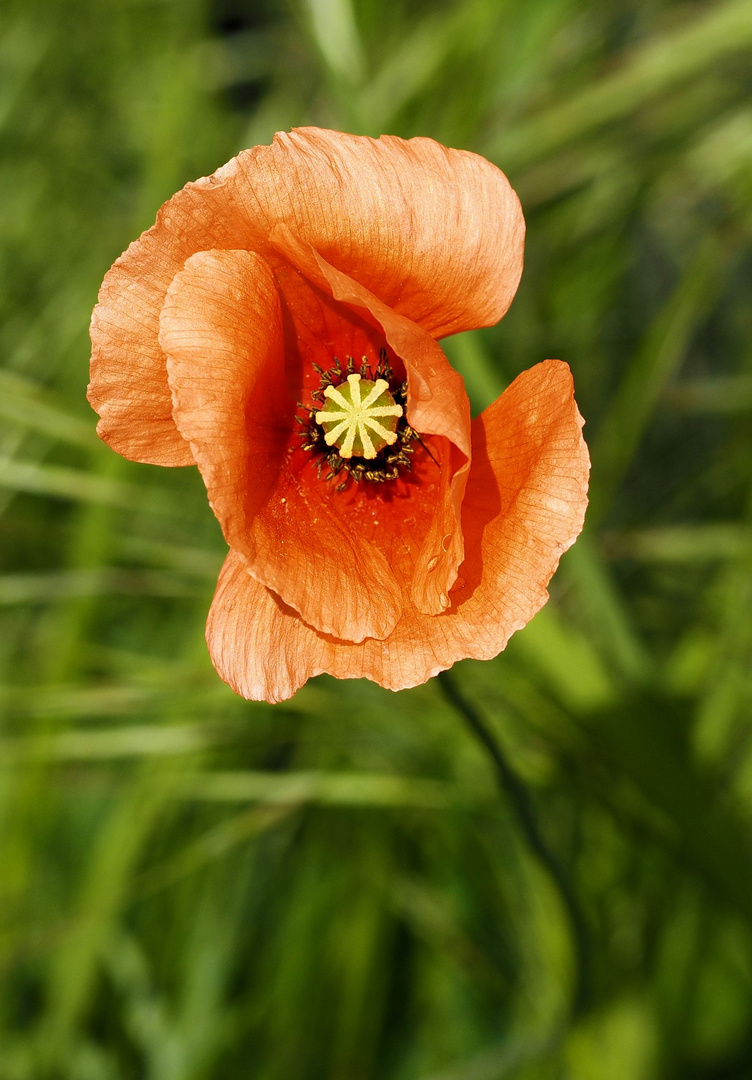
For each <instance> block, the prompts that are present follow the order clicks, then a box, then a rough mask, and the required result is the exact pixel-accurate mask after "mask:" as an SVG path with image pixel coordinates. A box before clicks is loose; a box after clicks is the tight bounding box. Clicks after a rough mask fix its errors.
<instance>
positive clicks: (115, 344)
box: [88, 170, 254, 465]
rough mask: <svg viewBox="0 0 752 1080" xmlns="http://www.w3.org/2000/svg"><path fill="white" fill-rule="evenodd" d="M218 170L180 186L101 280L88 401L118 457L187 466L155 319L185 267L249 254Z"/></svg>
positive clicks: (189, 458)
mask: <svg viewBox="0 0 752 1080" xmlns="http://www.w3.org/2000/svg"><path fill="white" fill-rule="evenodd" d="M253 239H254V234H249V233H248V232H247V231H244V218H243V216H242V214H239V213H238V210H237V208H236V207H235V206H234V203H233V196H232V191H231V190H229V189H228V188H227V186H226V184H225V183H224V181H223V179H222V170H220V171H219V172H218V173H215V175H214V176H211V177H203V178H202V179H201V180H197V181H196V182H195V183H190V184H186V186H185V187H184V188H183V189H182V190H181V191H179V192H178V193H177V194H176V195H174V196H173V197H172V198H171V199H170V200H169V201H168V202H166V203H165V204H164V206H162V208H161V209H160V211H159V213H158V215H157V220H156V222H155V223H154V225H153V226H152V227H151V228H150V229H149V230H148V231H147V232H144V233H142V235H141V236H140V237H139V239H138V240H135V241H134V242H133V243H132V244H131V245H130V247H129V248H128V250H127V251H125V252H124V253H123V254H122V255H121V256H120V258H119V259H118V260H117V261H116V262H115V263H114V264H113V266H112V267H111V268H110V270H109V271H108V272H107V274H106V275H105V279H104V281H103V282H102V287H101V289H100V290H99V298H98V301H97V305H96V307H95V308H94V311H93V314H92V317H91V331H90V333H91V342H92V353H91V381H90V383H89V390H88V398H89V401H90V403H91V405H92V407H93V408H94V409H95V410H96V412H98V413H99V416H100V420H99V424H98V425H97V432H98V434H99V436H100V438H102V439H104V441H105V442H107V443H109V445H110V446H111V447H112V448H113V450H117V452H118V453H120V454H123V455H124V456H125V457H128V458H131V459H133V460H134V461H143V462H148V463H150V464H154V465H192V464H193V457H192V456H191V451H190V447H189V446H188V444H187V443H186V442H185V441H184V439H183V438H182V436H181V435H180V433H179V432H178V430H177V428H176V427H175V422H174V419H173V416H172V399H171V395H170V388H169V386H168V384H167V367H166V364H165V357H164V354H163V352H162V350H161V348H160V346H159V313H160V310H161V307H162V304H163V302H164V298H165V295H166V293H167V289H168V287H169V285H170V282H171V281H172V279H173V278H174V277H175V274H176V273H177V272H178V271H179V270H180V269H181V267H182V266H183V264H184V262H185V260H186V259H187V258H188V257H189V256H191V255H193V254H195V253H196V252H198V251H204V250H208V249H211V248H243V247H248V246H252V241H253Z"/></svg>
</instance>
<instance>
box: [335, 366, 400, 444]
mask: <svg viewBox="0 0 752 1080" xmlns="http://www.w3.org/2000/svg"><path fill="white" fill-rule="evenodd" d="M324 397H325V398H326V404H325V405H324V408H323V409H321V410H320V411H319V412H317V413H316V423H317V424H320V425H321V427H322V428H323V429H324V442H325V443H326V445H327V446H336V447H337V450H338V452H339V456H340V457H342V458H351V457H353V455H355V456H356V457H362V458H366V459H367V460H370V459H372V458H375V457H376V455H377V454H378V452H379V451H380V450H383V449H384V447H385V446H392V445H393V444H394V443H395V442H396V441H397V421H398V420H399V418H400V417H401V416H402V406H401V405H397V403H396V402H395V400H394V398H393V397H392V395H391V394H390V392H389V383H388V382H387V381H386V379H376V381H375V382H372V381H371V380H370V379H363V378H361V376H360V375H356V374H352V375H348V376H347V382H346V383H344V382H343V383H340V384H339V386H327V388H326V390H324Z"/></svg>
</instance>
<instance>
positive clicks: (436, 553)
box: [272, 226, 470, 615]
mask: <svg viewBox="0 0 752 1080" xmlns="http://www.w3.org/2000/svg"><path fill="white" fill-rule="evenodd" d="M272 240H273V242H274V244H275V247H276V248H277V250H278V251H279V252H280V253H281V254H282V255H283V256H284V257H285V258H287V259H289V260H290V262H292V263H293V265H295V266H297V267H298V269H300V270H301V271H302V272H303V273H304V274H305V275H306V277H308V278H309V279H310V280H312V281H314V282H315V283H316V284H318V285H320V286H322V287H324V288H328V289H329V290H330V291H331V294H332V296H333V297H334V298H335V300H338V301H340V302H341V303H345V304H348V305H350V306H352V307H357V308H358V309H361V310H362V309H365V310H366V311H367V312H369V313H370V314H371V316H372V317H373V318H374V319H375V320H376V322H377V323H378V325H379V326H380V327H381V328H382V330H383V332H384V336H385V337H386V340H387V342H388V343H389V345H390V346H391V348H392V349H393V350H394V352H395V353H396V354H397V356H399V357H400V359H401V360H402V362H403V363H404V365H405V370H406V372H407V379H408V393H407V417H408V420H409V421H410V424H411V425H412V426H413V427H414V428H415V430H416V431H418V432H420V433H421V434H422V435H436V436H440V437H441V441H440V442H439V443H438V445H437V449H438V450H439V454H440V461H439V466H440V469H441V474H442V476H441V480H442V490H441V497H440V498H439V500H438V501H437V504H436V510H435V512H434V515H433V518H432V520H431V523H430V525H429V527H428V530H427V533H426V535H425V537H424V539H423V543H422V546H421V549H420V552H419V554H418V558H417V562H416V566H415V571H414V576H413V581H412V598H413V602H414V603H415V605H416V607H417V608H418V610H419V611H422V612H424V613H425V614H427V615H435V614H438V613H439V612H441V611H445V610H446V608H447V607H448V606H449V591H450V589H451V588H452V586H453V584H454V582H455V580H456V578H457V569H458V567H459V565H460V563H461V562H462V559H463V557H464V545H463V538H462V529H461V527H460V513H461V506H462V498H463V495H464V492H465V485H466V483H467V476H468V470H469V467H470V403H469V401H468V397H467V393H466V392H465V384H464V382H463V380H462V377H461V375H459V373H458V372H456V371H455V370H454V368H453V367H452V366H451V364H450V363H449V361H448V360H447V358H446V357H445V356H444V353H443V352H442V351H441V348H440V347H439V346H438V345H437V343H436V342H435V341H434V339H433V338H432V337H431V335H430V334H428V333H427V332H426V331H425V330H423V329H422V328H421V327H420V326H418V325H417V324H416V323H414V322H412V321H411V320H410V319H407V318H405V316H403V315H399V314H397V313H396V312H395V311H392V309H391V308H389V307H387V305H386V304H384V303H382V301H381V300H379V299H378V298H377V297H375V296H374V295H373V294H372V293H370V292H369V291H368V290H367V289H365V288H364V287H363V286H362V285H360V284H358V283H357V282H356V281H353V279H352V278H349V277H347V275H346V274H343V273H341V272H340V271H339V270H337V269H335V268H334V267H333V266H330V265H329V263H327V262H326V260H325V259H323V258H322V256H321V255H320V254H319V253H318V252H317V251H315V250H314V249H313V248H312V247H311V245H310V244H306V243H304V242H303V241H301V240H300V239H299V238H298V237H297V236H295V234H294V233H293V232H292V231H291V230H290V229H289V228H287V226H278V227H277V228H276V229H274V230H273V232H272ZM444 440H446V446H444V445H443V442H444Z"/></svg>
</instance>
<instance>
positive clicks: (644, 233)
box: [0, 0, 752, 1080]
mask: <svg viewBox="0 0 752 1080" xmlns="http://www.w3.org/2000/svg"><path fill="white" fill-rule="evenodd" d="M751 58H752V3H750V0H717V2H709V0H684V2H681V3H676V2H673V0H610V2H609V3H603V2H602V0H432V2H430V3H429V2H428V0H388V2H387V0H289V2H279V3H274V2H272V0H266V2H262V0H5V3H4V5H3V7H2V9H1V10H0V233H1V234H2V242H1V250H2V255H1V259H2V263H1V269H0V274H1V275H2V281H1V287H0V352H1V354H2V364H3V367H2V370H1V371H0V514H2V524H1V528H0V553H1V554H2V572H1V573H0V710H1V712H2V729H1V738H0V1080H48V1078H49V1080H57V1078H59V1080H63V1078H65V1080H120V1078H123V1080H141V1078H143V1080H208V1078H212V1080H213V1078H222V1080H236V1078H243V1080H319V1078H321V1080H501V1078H503V1077H512V1078H519V1080H549V1078H550V1080H612V1078H613V1080H664V1078H665V1080H669V1078H677V1080H748V1078H749V1077H750V1076H752V741H751V736H752V726H751V724H750V705H751V703H752V668H751V665H750V660H751V658H752V524H751V522H750V511H751V509H752V422H751V421H752V416H751V414H752V258H751V257H750V249H749V239H750V232H751V231H752V99H750V87H751V85H752V80H751V77H750V71H751V70H752V68H751V65H750V59H751ZM304 123H315V124H319V125H321V126H326V127H334V128H340V129H344V130H347V131H355V132H360V133H365V134H374V135H377V134H379V133H381V132H383V131H385V132H392V133H395V134H399V135H402V136H411V135H417V134H420V135H430V136H433V137H434V138H437V139H439V140H440V141H442V142H444V143H446V144H448V145H451V146H458V147H464V148H467V149H472V150H476V151H478V152H480V153H482V154H484V155H486V156H487V157H489V158H490V159H491V160H492V161H494V162H496V163H497V164H498V165H499V166H501V167H502V168H503V169H504V170H505V171H506V172H507V174H508V175H509V177H510V179H511V181H512V183H513V185H514V186H515V188H516V189H517V190H518V192H519V194H520V197H521V199H522V203H523V206H524V209H525V213H526V217H527V221H528V230H529V231H528V237H529V239H528V248H527V263H526V271H525V275H524V277H523V282H522V286H521V288H520V291H519V294H518V297H517V299H516V300H515V303H514V305H513V307H512V309H511V311H510V313H509V315H508V316H507V318H506V319H505V320H504V321H503V323H502V324H501V325H500V326H499V327H497V328H494V329H492V330H486V331H482V332H477V333H472V334H467V335H463V336H461V337H459V338H456V339H451V340H449V341H447V342H446V348H447V351H448V353H449V355H450V357H451V359H452V360H453V362H454V363H455V364H456V365H457V366H458V367H459V368H460V369H461V370H462V371H463V373H464V374H465V377H466V380H467V385H468V389H469V392H470V395H471V399H472V402H473V406H474V409H475V410H476V411H477V410H480V409H481V408H483V407H484V406H485V405H486V404H488V403H489V402H490V401H491V400H493V399H494V398H495V396H496V395H497V394H498V393H499V392H500V391H501V390H502V389H503V387H504V386H505V385H506V384H507V383H508V382H509V381H510V380H511V379H512V378H513V377H514V376H515V375H516V374H517V373H518V372H519V371H521V370H523V369H524V368H526V367H529V366H530V365H532V364H533V363H535V362H537V361H539V360H542V359H544V358H545V357H550V356H554V357H561V358H563V359H565V360H567V361H568V362H569V363H570V365H571V366H572V369H573V371H574V376H575V382H576V386H577V394H578V400H579V403H580V407H581V409H582V412H583V414H584V415H585V417H586V419H587V427H586V436H587V438H588V441H589V444H590V447H591V451H592V458H593V482H592V503H591V508H590V512H589V517H588V523H587V527H586V531H585V533H584V534H583V536H582V538H581V540H580V541H579V542H578V544H577V545H576V546H575V547H574V548H573V549H572V550H571V551H570V552H569V553H568V554H567V555H566V556H565V558H564V560H563V562H562V566H561V569H560V572H559V573H558V574H557V576H556V578H555V580H554V583H553V586H552V599H551V602H550V603H549V604H548V606H547V607H546V608H545V609H544V610H543V611H542V612H541V613H540V614H539V615H538V616H537V617H536V618H535V619H534V621H533V622H532V623H531V624H530V625H529V626H528V627H527V628H526V629H525V630H524V631H522V632H520V633H519V634H517V635H516V636H515V638H514V639H513V641H512V642H511V644H510V646H509V648H508V649H507V651H506V652H505V653H504V654H502V655H501V656H500V657H499V658H498V659H497V660H495V661H493V662H490V663H486V664H481V663H476V662H465V663H462V664H460V665H458V666H457V667H456V669H455V675H456V679H457V683H458V685H459V686H460V687H461V688H462V690H463V692H464V693H465V694H466V695H467V696H468V697H470V698H472V700H473V701H474V702H475V703H476V705H477V707H478V709H479V710H480V711H481V713H482V715H483V717H484V718H485V721H486V722H487V723H488V724H489V726H490V727H491V728H492V729H493V731H494V732H495V734H496V737H497V738H498V740H499V741H500V743H501V744H502V746H503V747H504V750H505V752H506V754H507V756H508V758H509V760H510V761H511V762H512V764H513V766H514V768H515V769H516V771H517V772H518V774H519V775H520V776H521V777H522V778H523V780H524V782H525V784H526V786H527V788H528V790H529V792H530V795H531V798H532V800H533V803H534V806H535V812H536V814H537V817H538V821H539V826H540V829H541V832H542V833H543V835H544V836H545V838H546V842H547V844H548V845H549V847H550V848H551V850H552V851H553V852H555V854H556V857H557V858H558V859H559V861H560V863H561V864H562V866H563V867H564V870H565V873H566V875H567V877H568V879H569V881H570V883H571V887H572V889H573V890H574V892H575V893H576V895H577V897H578V900H579V903H580V905H581V908H582V911H583V916H584V919H585V921H586V925H587V938H588V940H587V956H586V967H587V972H586V976H587V981H588V987H589V992H588V998H587V1002H586V1007H585V1008H584V1009H583V1010H581V1011H579V1013H578V1014H577V1015H576V1016H574V1017H573V1016H572V1011H571V1002H572V995H573V988H574V985H575V981H576V977H577V976H576V970H575V969H576V963H577V958H576V955H575V951H574V949H573V941H572V935H571V933H570V924H569V921H568V919H567V913H566V910H565V908H564V907H563V906H562V902H561V897H560V895H559V893H558V892H557V890H556V889H555V888H554V886H553V884H552V881H551V879H550V877H549V875H547V874H546V872H545V870H544V869H543V867H542V866H541V865H540V862H539V861H538V859H537V858H536V857H535V854H534V853H533V852H532V851H531V850H530V847H529V845H528V844H527V843H526V841H525V838H524V835H523V833H522V832H521V830H520V826H519V823H518V820H517V817H516V815H515V813H514V809H513V807H512V806H511V805H510V804H509V803H508V802H507V801H506V800H504V799H502V798H501V797H500V795H499V793H498V792H497V790H496V789H495V787H494V778H493V773H492V771H491V768H490V765H489V762H488V760H487V758H486V757H485V756H484V755H483V752H482V750H481V749H480V747H479V745H478V744H477V743H476V742H475V741H474V740H473V738H472V736H471V734H470V732H469V731H468V729H467V727H466V726H465V725H464V724H463V721H462V718H461V717H460V716H459V715H458V714H457V713H456V712H455V711H454V710H453V709H452V708H451V706H450V705H449V704H448V703H447V701H446V700H445V699H444V698H443V697H442V694H441V692H440V687H439V685H438V684H436V683H435V682H434V683H432V684H428V685H426V686H424V687H421V688H418V689H416V690H412V691H406V692H403V693H401V694H399V695H393V694H390V693H388V692H386V691H383V690H381V689H380V688H378V687H375V686H373V685H371V684H369V683H365V682H350V683H338V682H336V681H334V680H332V679H330V678H328V677H321V678H318V679H316V680H313V681H312V682H311V683H309V684H308V685H307V686H306V687H305V688H304V689H303V690H301V691H300V692H299V693H298V694H297V695H296V696H295V698H294V699H293V700H292V701H291V702H289V703H287V704H285V705H280V706H275V707H270V706H266V705H264V704H249V703H246V702H243V701H241V700H240V699H238V698H236V697H234V695H233V694H232V692H231V691H230V690H229V689H228V688H227V687H226V686H224V684H222V683H221V682H220V681H219V679H218V678H217V676H216V675H215V674H214V672H213V670H212V668H211V665H210V663H209V660H208V658H207V655H206V650H205V645H204V637H203V624H204V620H205V615H206V611H207V608H208V605H209V602H210V599H211V595H212V591H213V585H214V582H215V579H216V574H217V571H218V568H219V566H220V564H221V561H222V557H223V550H224V544H223V541H222V538H221V535H220V532H219V528H218V526H217V524H216V522H215V520H214V518H213V517H212V515H211V513H210V511H209V508H208V506H207V504H206V499H205V494H204V491H203V488H202V485H201V482H200V480H199V478H198V476H197V474H196V472H195V470H188V469H180V470H160V469H157V468H153V467H150V466H145V465H136V464H132V463H130V462H126V461H124V460H122V459H120V458H119V457H118V456H117V455H115V454H114V453H112V452H111V451H110V450H109V449H108V448H107V447H105V446H103V445H100V444H99V443H98V440H97V438H96V436H95V435H94V422H95V418H94V416H93V414H92V413H91V412H90V410H89V409H88V406H87V404H86V402H85V399H84V393H85V387H86V382H87V361H88V340H87V327H88V318H89V313H90V310H91V307H92V306H93V304H94V301H95V298H96V292H97V288H98V285H99V282H100V281H101V278H102V276H103V274H104V272H105V271H106V269H107V268H108V267H109V265H110V263H111V262H112V261H113V260H114V258H115V257H116V256H117V255H118V254H119V253H120V251H121V250H122V249H123V248H124V247H125V246H126V245H127V244H128V243H129V241H130V240H132V239H133V238H134V237H135V236H137V235H138V233H139V231H140V230H141V229H143V228H146V227H148V226H149V225H150V224H151V222H152V221H153V219H154V215H155V213H156V210H157V208H158V207H159V205H160V203H161V202H162V201H164V200H165V199H166V198H168V197H169V196H170V195H171V194H172V193H173V192H174V191H175V190H176V189H177V188H178V187H180V186H181V185H182V184H183V183H184V182H186V181H187V180H189V179H193V178H195V177H196V176H199V175H202V174H206V173H210V172H212V171H213V170H214V169H215V168H216V167H218V166H219V165H220V164H222V163H223V162H224V161H226V160H227V159H228V158H229V157H231V156H232V155H233V154H234V153H235V152H237V151H238V150H239V149H240V148H242V147H245V146H249V145H253V144H255V143H258V142H268V141H269V140H270V138H271V136H272V134H273V133H274V131H275V130H277V129H284V128H289V127H290V126H292V125H296V124H304Z"/></svg>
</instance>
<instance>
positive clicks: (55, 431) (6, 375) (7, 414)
mask: <svg viewBox="0 0 752 1080" xmlns="http://www.w3.org/2000/svg"><path fill="white" fill-rule="evenodd" d="M45 397H46V394H45V391H44V388H43V387H41V386H39V385H38V384H36V383H34V382H32V381H31V380H29V379H22V378H21V377H20V376H18V375H12V374H11V373H10V372H4V371H0V418H2V419H4V420H8V421H11V422H12V423H14V424H19V425H21V426H23V427H29V428H32V429H34V430H35V431H39V432H41V433H42V434H43V435H49V436H51V437H52V438H53V439H59V440H60V441H61V442H66V443H71V444H73V445H75V446H83V447H85V448H86V449H87V450H95V449H104V447H103V444H102V443H101V442H100V440H99V439H98V438H97V436H96V433H95V431H94V423H93V418H92V421H91V422H87V421H86V420H82V419H81V418H80V417H78V416H73V415H70V414H69V413H66V412H65V411H64V410H63V409H62V408H61V407H60V406H58V405H55V404H53V403H52V402H51V401H49V400H45Z"/></svg>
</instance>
